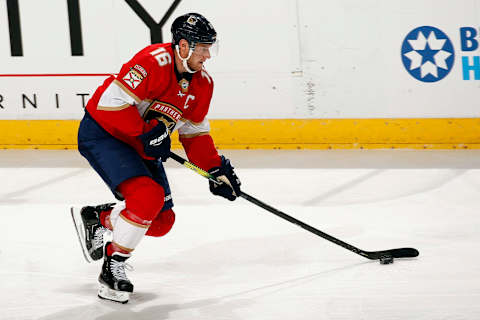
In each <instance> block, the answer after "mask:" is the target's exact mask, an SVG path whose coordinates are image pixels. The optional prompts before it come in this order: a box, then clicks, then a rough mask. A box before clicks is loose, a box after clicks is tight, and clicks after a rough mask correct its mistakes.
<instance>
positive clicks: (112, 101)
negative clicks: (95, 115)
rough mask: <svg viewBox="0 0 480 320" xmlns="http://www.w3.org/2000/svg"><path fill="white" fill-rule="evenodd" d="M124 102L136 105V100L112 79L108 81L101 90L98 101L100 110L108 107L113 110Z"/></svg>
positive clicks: (123, 104) (124, 103)
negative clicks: (104, 88)
mask: <svg viewBox="0 0 480 320" xmlns="http://www.w3.org/2000/svg"><path fill="white" fill-rule="evenodd" d="M126 104H128V105H136V104H137V102H136V101H135V99H134V98H133V97H132V96H130V95H129V94H128V93H127V92H125V90H124V89H123V88H122V87H120V86H119V85H118V84H117V83H116V82H115V81H114V82H112V83H110V85H109V86H108V88H107V89H106V90H105V91H104V92H103V94H102V96H101V97H100V101H99V102H98V107H99V108H101V110H108V109H109V108H112V110H115V109H118V107H123V106H125V105H126Z"/></svg>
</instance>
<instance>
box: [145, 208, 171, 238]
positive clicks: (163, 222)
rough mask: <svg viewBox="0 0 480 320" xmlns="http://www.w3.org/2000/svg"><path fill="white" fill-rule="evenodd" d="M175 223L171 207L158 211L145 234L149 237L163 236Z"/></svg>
mask: <svg viewBox="0 0 480 320" xmlns="http://www.w3.org/2000/svg"><path fill="white" fill-rule="evenodd" d="M174 223H175V212H173V210H172V209H168V210H166V211H163V212H160V213H159V214H158V215H157V217H156V218H155V220H153V222H152V225H151V226H150V228H148V231H147V236H151V237H163V236H164V235H166V234H167V233H168V232H170V230H171V229H172V227H173V224H174Z"/></svg>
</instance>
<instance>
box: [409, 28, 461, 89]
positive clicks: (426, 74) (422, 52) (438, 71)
mask: <svg viewBox="0 0 480 320" xmlns="http://www.w3.org/2000/svg"><path fill="white" fill-rule="evenodd" d="M402 61H403V65H404V66H405V69H407V71H408V73H410V74H411V75H412V76H413V77H414V78H415V79H417V80H420V81H423V82H437V81H440V80H442V79H443V78H445V77H446V76H447V75H448V74H449V73H450V71H451V70H452V68H453V63H454V61H455V51H454V49H453V44H452V41H450V39H449V38H448V36H447V35H446V34H445V33H444V32H443V31H442V30H440V29H437V28H435V27H430V26H423V27H418V28H416V29H414V30H412V31H411V32H410V33H409V34H408V35H407V36H406V37H405V40H403V44H402Z"/></svg>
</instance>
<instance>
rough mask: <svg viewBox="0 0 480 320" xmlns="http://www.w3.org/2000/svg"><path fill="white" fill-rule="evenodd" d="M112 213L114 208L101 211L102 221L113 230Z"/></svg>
mask: <svg viewBox="0 0 480 320" xmlns="http://www.w3.org/2000/svg"><path fill="white" fill-rule="evenodd" d="M110 213H112V210H107V211H102V212H100V223H101V224H102V226H104V227H105V228H107V229H109V230H113V227H112V224H111V223H110Z"/></svg>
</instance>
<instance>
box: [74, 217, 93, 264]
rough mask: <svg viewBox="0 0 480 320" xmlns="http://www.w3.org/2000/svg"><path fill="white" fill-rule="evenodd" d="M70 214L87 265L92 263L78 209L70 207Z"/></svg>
mask: <svg viewBox="0 0 480 320" xmlns="http://www.w3.org/2000/svg"><path fill="white" fill-rule="evenodd" d="M70 213H71V215H72V219H73V225H74V226H75V231H77V237H78V241H79V242H80V248H81V249H82V253H83V256H84V257H85V260H87V262H88V263H90V262H92V258H91V257H90V253H89V252H88V250H87V245H86V244H85V229H84V228H83V221H82V217H81V216H80V209H78V208H74V207H71V208H70Z"/></svg>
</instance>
